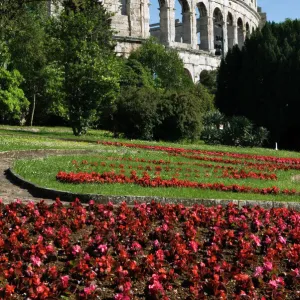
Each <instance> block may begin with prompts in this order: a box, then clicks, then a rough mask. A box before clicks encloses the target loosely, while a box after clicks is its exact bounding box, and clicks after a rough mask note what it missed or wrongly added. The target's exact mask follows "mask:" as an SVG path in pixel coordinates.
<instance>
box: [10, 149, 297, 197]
mask: <svg viewBox="0 0 300 300" xmlns="http://www.w3.org/2000/svg"><path fill="white" fill-rule="evenodd" d="M116 157H118V158H119V159H120V158H122V157H124V158H126V159H128V158H129V157H130V158H132V159H133V160H134V159H136V158H138V159H146V160H165V161H170V162H171V163H174V165H173V164H172V168H171V171H170V172H162V173H161V177H162V178H164V179H170V178H171V177H173V176H174V174H175V173H176V172H177V173H179V175H178V178H179V179H188V180H191V181H197V182H202V183H223V184H225V185H232V184H237V185H245V186H251V187H255V188H267V187H272V186H276V187H278V188H280V189H296V190H298V191H300V189H298V183H296V182H293V181H292V180H291V177H292V176H293V175H296V174H297V173H298V172H299V171H297V170H288V171H283V170H279V171H276V175H277V176H278V180H276V181H274V180H260V179H253V178H247V179H233V178H218V177H219V176H221V175H222V171H220V170H219V171H218V172H216V171H215V172H214V168H203V167H198V166H195V165H182V166H180V165H179V166H176V165H175V163H176V162H177V163H178V162H182V163H188V164H189V163H192V162H194V160H190V159H188V158H184V157H177V156H170V155H168V154H167V153H164V152H157V151H147V150H141V149H139V150H137V149H126V148H116V149H115V150H113V149H112V148H107V152H101V153H99V154H97V155H76V156H74V155H72V156H55V157H52V156H51V157H48V158H43V159H37V160H19V161H16V163H15V165H14V167H13V168H14V171H15V172H16V173H18V174H19V175H21V176H22V177H23V178H25V179H26V180H28V181H30V182H33V183H35V184H38V185H40V186H44V187H48V188H53V189H57V190H64V191H71V192H75V193H93V194H103V195H133V196H137V195H139V196H160V197H170V198H205V199H237V200H238V199H245V200H278V201H299V198H300V197H299V196H291V195H260V194H259V195H258V194H250V193H248V194H245V193H233V192H220V191H211V190H200V189H192V188H178V187H168V188H165V187H159V188H151V187H142V186H138V185H135V184H97V183H96V184H90V183H89V184H70V183H62V182H58V181H57V180H56V179H55V178H56V175H57V173H58V172H59V171H64V172H79V171H80V172H98V173H103V172H109V171H111V170H115V172H116V173H119V165H121V164H122V165H123V166H124V167H125V171H124V172H125V173H124V174H125V175H127V176H130V175H129V174H130V169H128V168H127V167H128V166H131V167H132V169H133V170H137V174H138V175H139V176H142V173H143V172H144V171H145V168H146V167H147V166H148V167H149V166H150V168H152V170H151V171H149V170H148V173H149V174H150V175H151V177H154V176H155V165H151V164H147V163H144V164H143V163H140V162H132V161H127V160H125V161H119V160H117V161H114V159H115V158H116ZM74 161H77V164H75V162H74ZM82 162H84V163H82ZM87 162H88V163H87ZM101 163H102V164H104V163H105V166H103V165H101ZM96 164H97V165H96ZM204 164H206V162H204ZM207 164H211V165H216V166H217V165H225V164H218V163H213V162H207ZM139 166H140V168H141V169H139V168H138V167H139ZM170 166H171V165H170ZM229 166H230V164H229ZM163 167H164V166H163ZM235 167H236V166H235ZM126 168H127V169H126ZM178 168H180V169H181V170H178ZM187 168H188V169H189V170H187ZM176 169H177V170H176ZM195 171H197V172H196V173H195ZM257 172H258V171H257ZM195 174H197V177H196V176H195Z"/></svg>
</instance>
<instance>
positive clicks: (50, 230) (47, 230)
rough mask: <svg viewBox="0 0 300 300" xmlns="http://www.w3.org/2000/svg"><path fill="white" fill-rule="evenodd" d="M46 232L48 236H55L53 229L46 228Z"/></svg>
mask: <svg viewBox="0 0 300 300" xmlns="http://www.w3.org/2000/svg"><path fill="white" fill-rule="evenodd" d="M44 232H45V234H46V235H53V234H54V231H53V228H52V227H46V228H45V229H44Z"/></svg>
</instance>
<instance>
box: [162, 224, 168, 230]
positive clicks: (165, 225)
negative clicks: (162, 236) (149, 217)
mask: <svg viewBox="0 0 300 300" xmlns="http://www.w3.org/2000/svg"><path fill="white" fill-rule="evenodd" d="M162 229H163V230H164V231H168V230H169V226H168V224H166V223H164V224H163V225H162Z"/></svg>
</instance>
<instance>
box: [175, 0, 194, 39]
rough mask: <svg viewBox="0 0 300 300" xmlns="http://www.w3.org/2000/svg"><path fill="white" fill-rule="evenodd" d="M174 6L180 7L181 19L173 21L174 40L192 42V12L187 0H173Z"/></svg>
mask: <svg viewBox="0 0 300 300" xmlns="http://www.w3.org/2000/svg"><path fill="white" fill-rule="evenodd" d="M176 2H177V3H178V4H179V5H175V7H178V6H180V7H181V20H180V19H176V21H175V41H176V42H179V43H186V44H191V43H192V14H191V7H190V4H189V2H188V0H175V3H176Z"/></svg>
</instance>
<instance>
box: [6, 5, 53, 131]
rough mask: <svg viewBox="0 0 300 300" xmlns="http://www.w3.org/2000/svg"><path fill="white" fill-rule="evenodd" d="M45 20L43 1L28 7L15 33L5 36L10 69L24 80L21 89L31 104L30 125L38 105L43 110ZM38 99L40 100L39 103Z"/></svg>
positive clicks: (45, 60)
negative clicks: (9, 55)
mask: <svg viewBox="0 0 300 300" xmlns="http://www.w3.org/2000/svg"><path fill="white" fill-rule="evenodd" d="M47 20H48V16H47V7H46V3H45V2H41V3H36V4H35V5H33V4H31V5H29V4H28V5H27V6H26V7H24V11H23V12H22V17H19V18H18V19H17V20H16V22H15V26H14V30H13V31H12V32H10V34H7V35H6V36H7V43H8V47H9V51H10V54H11V62H10V66H11V68H13V69H17V70H19V71H20V73H21V74H22V76H23V77H24V82H23V83H22V89H23V90H24V92H25V95H26V97H27V98H28V99H29V100H30V102H31V113H30V121H29V122H30V125H31V126H32V124H33V121H34V114H35V110H36V107H37V104H40V109H41V107H43V103H42V102H43V101H42V99H43V90H44V80H43V72H44V68H45V67H46V65H47V57H46V49H45V39H46V35H45V23H46V22H47ZM39 99H41V101H39Z"/></svg>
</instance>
